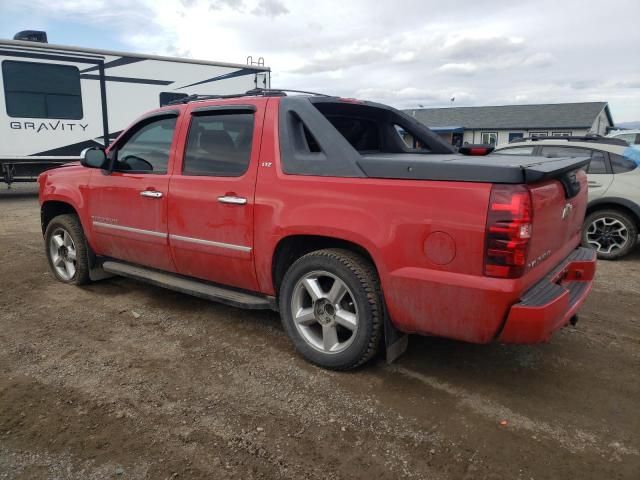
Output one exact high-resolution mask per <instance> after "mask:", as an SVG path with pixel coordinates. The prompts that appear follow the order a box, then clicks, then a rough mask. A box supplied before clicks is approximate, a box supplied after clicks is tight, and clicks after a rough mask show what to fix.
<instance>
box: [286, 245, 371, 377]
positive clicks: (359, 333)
mask: <svg viewBox="0 0 640 480" xmlns="http://www.w3.org/2000/svg"><path fill="white" fill-rule="evenodd" d="M382 302H383V301H382V295H381V292H380V284H379V280H378V275H377V273H376V271H375V269H374V267H373V265H371V263H370V262H369V261H367V260H366V259H365V258H364V257H362V256H361V255H358V254H356V253H353V252H351V251H349V250H342V249H326V250H318V251H315V252H311V253H309V254H307V255H305V256H303V257H301V258H299V259H298V260H297V261H296V262H295V263H294V264H293V265H292V266H291V267H290V268H289V270H288V271H287V273H286V274H285V276H284V279H283V281H282V288H281V289H280V315H281V318H282V323H283V326H284V329H285V331H286V332H287V334H288V335H289V337H290V338H291V340H292V341H293V344H294V346H295V347H296V350H298V352H300V353H301V354H302V355H303V356H304V357H305V358H306V359H307V360H309V361H310V362H312V363H315V364H316V365H319V366H321V367H324V368H329V369H334V370H348V369H351V368H355V367H358V366H360V365H362V364H364V363H365V362H367V361H368V360H370V359H371V358H372V357H373V356H374V355H375V354H376V352H377V350H378V347H379V344H380V339H381V334H382V319H383V303H382Z"/></svg>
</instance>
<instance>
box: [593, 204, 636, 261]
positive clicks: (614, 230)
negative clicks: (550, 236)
mask: <svg viewBox="0 0 640 480" xmlns="http://www.w3.org/2000/svg"><path fill="white" fill-rule="evenodd" d="M637 239H638V228H637V227H636V224H635V222H634V220H633V219H632V218H631V217H630V216H629V215H627V214H626V213H624V212H620V211H618V210H598V211H595V212H593V213H591V214H590V215H588V216H587V218H586V219H585V221H584V228H583V231H582V244H583V245H584V246H585V247H589V248H593V249H594V250H596V251H597V252H598V258H601V259H603V260H615V259H617V258H621V257H623V256H625V255H626V254H628V253H629V252H630V251H631V250H633V248H634V247H635V245H636V242H637Z"/></svg>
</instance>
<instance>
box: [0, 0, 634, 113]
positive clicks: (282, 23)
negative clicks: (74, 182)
mask: <svg viewBox="0 0 640 480" xmlns="http://www.w3.org/2000/svg"><path fill="white" fill-rule="evenodd" d="M638 18H640V1H638V0H618V1H617V2H615V7H614V5H613V4H609V6H607V3H606V2H602V1H601V0H600V1H597V2H596V1H593V0H583V1H570V0H562V1H561V0H552V1H547V0H538V1H537V2H518V1H514V0H506V1H502V0H495V1H488V0H487V1H472V0H447V1H432V0H394V1H384V0H383V1H371V0H337V1H334V0H316V1H312V0H136V1H124V0H55V1H51V0H29V1H28V2H27V1H20V0H18V1H16V0H14V1H11V0H4V1H0V38H11V37H12V36H13V34H14V33H16V32H17V31H19V30H24V29H42V30H46V31H47V32H48V34H49V41H50V42H51V43H60V44H71V45H81V46H88V47H94V48H105V49H112V50H125V51H135V52H144V53H155V54H161V55H172V56H173V55H180V56H187V57H193V58H199V59H208V60H219V61H227V62H234V63H244V62H245V59H246V57H247V55H253V56H254V57H257V56H262V57H264V58H265V61H266V64H267V65H268V66H270V67H271V69H272V71H273V74H272V86H273V87H281V88H285V87H287V88H298V89H305V90H315V91H322V92H326V93H331V94H336V95H342V96H349V97H358V98H364V99H369V100H377V101H382V102H385V103H389V104H392V105H394V106H396V107H403V108H404V107H407V108H412V107H418V106H420V105H424V106H448V105H449V104H450V99H451V98H452V97H455V105H456V106H470V105H500V104H519V103H555V102H581V101H601V100H603V101H608V102H609V103H610V105H611V109H612V114H613V117H614V121H616V122H624V121H633V120H640V52H639V51H638V45H640V28H638Z"/></svg>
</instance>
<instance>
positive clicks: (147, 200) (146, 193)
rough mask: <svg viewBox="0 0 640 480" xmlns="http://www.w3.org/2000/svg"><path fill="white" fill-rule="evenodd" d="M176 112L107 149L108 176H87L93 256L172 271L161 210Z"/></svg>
mask: <svg viewBox="0 0 640 480" xmlns="http://www.w3.org/2000/svg"><path fill="white" fill-rule="evenodd" d="M177 120H178V112H177V111H169V112H167V111H164V112H159V113H158V114H152V115H150V116H148V117H146V118H144V119H142V120H141V121H140V122H139V123H137V124H136V125H135V126H133V127H131V128H130V129H129V130H127V132H126V133H125V134H124V135H123V136H122V137H121V138H119V139H118V141H117V143H116V144H115V145H114V146H113V147H111V148H110V149H109V152H108V154H109V158H110V159H111V161H112V162H113V172H112V173H111V174H110V175H107V174H104V173H103V174H99V173H97V172H96V174H95V175H92V177H91V182H90V190H89V195H88V197H89V211H90V214H91V222H92V225H91V228H92V229H93V232H94V239H95V242H94V243H95V245H94V248H95V250H96V253H97V254H99V255H104V256H107V257H112V258H115V259H118V260H125V261H129V262H132V263H136V264H139V265H145V266H149V267H153V268H158V269H161V270H166V271H175V267H174V264H173V261H172V260H171V255H170V252H169V241H168V230H167V206H168V199H167V195H168V193H169V173H170V171H169V168H170V161H169V160H170V158H172V153H173V150H174V147H173V145H174V139H175V137H176V135H175V130H176V124H177Z"/></svg>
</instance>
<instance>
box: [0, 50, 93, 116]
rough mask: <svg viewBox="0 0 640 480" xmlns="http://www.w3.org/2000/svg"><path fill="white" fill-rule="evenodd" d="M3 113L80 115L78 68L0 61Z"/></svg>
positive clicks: (11, 114)
mask: <svg viewBox="0 0 640 480" xmlns="http://www.w3.org/2000/svg"><path fill="white" fill-rule="evenodd" d="M2 77H3V82H4V96H5V103H6V109H7V115H9V116H10V117H19V118H59V119H68V120H80V119H81V118H82V93H81V91H80V71H79V70H78V69H77V68H76V67H74V66H71V65H52V64H48V63H31V62H15V61H9V60H6V61H4V62H2Z"/></svg>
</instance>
